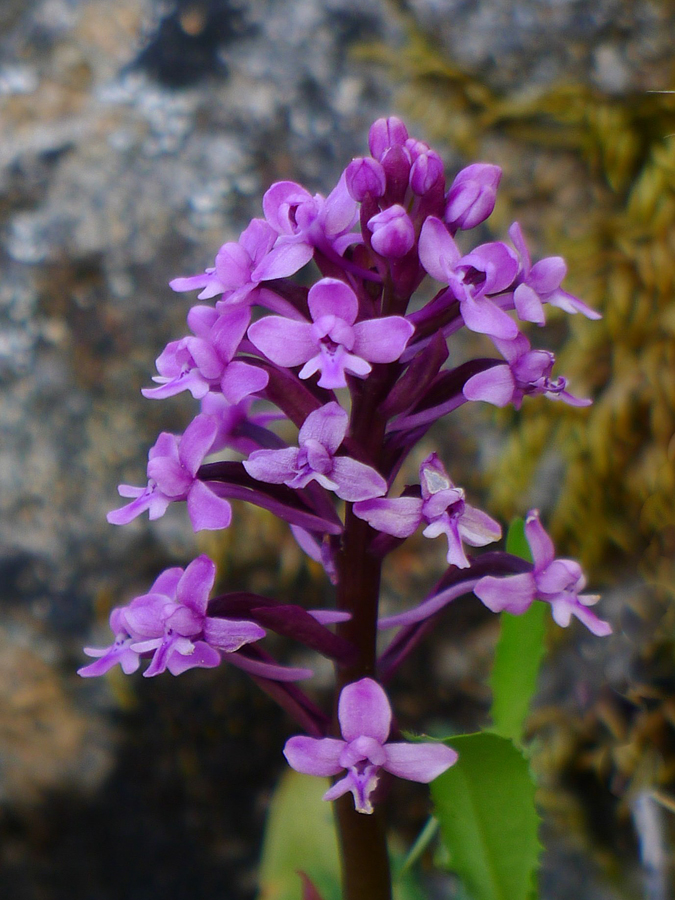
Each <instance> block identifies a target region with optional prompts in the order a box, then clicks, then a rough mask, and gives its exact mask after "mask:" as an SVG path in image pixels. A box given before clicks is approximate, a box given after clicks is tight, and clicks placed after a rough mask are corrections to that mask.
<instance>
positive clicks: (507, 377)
mask: <svg viewBox="0 0 675 900" xmlns="http://www.w3.org/2000/svg"><path fill="white" fill-rule="evenodd" d="M515 389H516V384H515V381H514V379H513V375H512V374H511V369H510V368H509V366H506V365H498V366H493V367H492V368H491V369H486V370H485V371H484V372H478V373H477V374H476V375H472V376H471V378H469V380H468V381H467V382H466V384H465V385H464V388H463V391H462V393H463V394H464V396H465V397H466V399H467V400H484V401H485V402H486V403H492V404H494V406H506V405H507V404H509V403H510V402H511V401H512V399H513V394H514V391H515Z"/></svg>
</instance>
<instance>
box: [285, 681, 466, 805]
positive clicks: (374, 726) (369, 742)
mask: <svg viewBox="0 0 675 900" xmlns="http://www.w3.org/2000/svg"><path fill="white" fill-rule="evenodd" d="M338 720H339V722H340V730H341V732H342V738H343V739H342V740H340V739H339V738H313V737H305V736H302V735H298V736H296V737H292V738H290V739H289V740H288V741H287V742H286V746H285V747H284V756H285V757H286V759H287V760H288V763H289V765H290V766H291V767H292V768H293V769H295V770H296V771H297V772H302V773H303V774H304V775H317V776H320V777H324V778H326V777H331V776H333V775H337V774H339V773H340V772H342V771H343V770H344V769H346V770H347V775H346V776H345V777H344V778H341V779H340V780H339V781H337V782H336V783H335V784H334V785H333V786H332V787H331V788H330V789H329V790H328V791H327V792H326V793H325V794H324V796H323V799H324V800H337V798H338V797H341V796H342V795H343V794H346V793H347V792H348V791H351V792H352V794H353V796H354V805H355V807H356V810H357V811H358V812H360V813H366V814H370V813H372V812H373V804H372V800H371V794H372V793H373V791H374V790H375V788H376V787H377V783H378V780H379V773H380V770H381V769H384V770H385V771H386V772H390V773H391V774H392V775H396V776H397V777H398V778H406V779H408V780H409V781H419V782H422V783H423V784H428V783H429V782H430V781H433V780H434V779H435V778H438V776H439V775H442V774H443V772H445V771H446V770H447V769H449V768H450V766H452V765H454V763H455V762H457V752H456V751H455V750H453V749H452V748H451V747H446V746H445V744H437V743H432V742H430V741H429V742H425V743H419V744H408V743H403V742H387V738H388V737H389V732H390V730H391V707H390V705H389V700H388V699H387V695H386V694H385V692H384V690H383V689H382V688H381V687H380V685H379V684H378V683H377V682H376V681H373V680H372V678H362V679H361V680H360V681H355V682H354V683H353V684H348V685H347V686H346V687H344V688H343V689H342V692H341V694H340V700H339V702H338Z"/></svg>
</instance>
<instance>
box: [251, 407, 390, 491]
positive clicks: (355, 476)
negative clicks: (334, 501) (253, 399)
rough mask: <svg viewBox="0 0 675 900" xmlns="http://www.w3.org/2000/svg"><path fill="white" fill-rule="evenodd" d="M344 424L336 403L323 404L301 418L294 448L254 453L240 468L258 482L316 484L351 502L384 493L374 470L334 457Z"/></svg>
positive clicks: (384, 485) (346, 420) (383, 483)
mask: <svg viewBox="0 0 675 900" xmlns="http://www.w3.org/2000/svg"><path fill="white" fill-rule="evenodd" d="M348 424H349V416H348V415H347V413H346V412H345V410H344V409H343V408H342V407H341V406H340V404H339V403H335V402H331V403H326V404H325V406H322V407H321V408H320V409H317V410H315V411H314V412H312V413H310V414H309V415H308V416H307V418H306V419H305V421H304V423H303V425H302V428H301V429H300V432H299V434H298V444H299V446H298V447H287V448H285V449H283V450H256V451H254V452H253V453H251V455H250V456H249V458H248V459H247V460H245V461H244V468H245V469H246V471H247V472H248V474H249V475H250V476H251V477H252V478H255V479H257V480H258V481H266V482H268V483H270V484H286V485H288V487H291V488H304V487H306V486H307V485H308V484H309V483H310V482H311V481H318V483H319V484H320V485H322V486H323V487H325V488H326V489H327V490H329V491H334V492H335V493H336V494H337V496H338V497H340V498H341V499H342V500H348V501H351V502H354V501H357V500H367V499H369V498H370V497H379V496H381V495H382V494H385V493H386V492H387V482H386V481H385V480H384V478H383V477H382V476H381V475H380V474H379V473H378V472H376V471H375V469H373V468H371V467H370V466H367V465H366V464H365V463H362V462H359V461H358V460H356V459H351V458H350V457H348V456H335V453H336V452H337V450H338V448H339V447H340V444H341V443H342V441H343V439H344V436H345V434H346V433H347V426H348Z"/></svg>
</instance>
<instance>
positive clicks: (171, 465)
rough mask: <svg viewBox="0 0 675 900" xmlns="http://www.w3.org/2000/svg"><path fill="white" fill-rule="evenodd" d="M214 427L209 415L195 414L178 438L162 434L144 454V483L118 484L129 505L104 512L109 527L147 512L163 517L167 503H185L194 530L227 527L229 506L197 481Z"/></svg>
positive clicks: (214, 422)
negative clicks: (145, 464) (184, 501)
mask: <svg viewBox="0 0 675 900" xmlns="http://www.w3.org/2000/svg"><path fill="white" fill-rule="evenodd" d="M217 433H218V424H217V422H216V420H215V419H214V418H212V417H211V416H207V415H204V414H203V413H202V414H200V415H198V416H197V417H196V418H195V419H193V420H192V422H191V423H190V424H189V425H188V427H187V428H186V429H185V433H184V434H183V435H182V437H180V438H179V437H178V436H177V435H175V434H170V433H169V432H167V431H163V432H162V433H161V434H160V436H159V437H158V438H157V440H156V442H155V444H154V446H153V447H151V448H150V452H149V453H148V467H147V474H148V484H147V486H146V487H144V488H143V487H134V486H133V485H130V484H121V485H120V486H119V487H118V491H119V493H120V495H121V496H122V497H133V498H134V499H133V500H132V501H131V503H127V504H126V506H123V507H121V508H120V509H116V510H113V511H112V512H109V513H108V516H107V519H108V522H110V524H111V525H126V524H127V523H128V522H131V520H132V519H135V518H136V516H139V515H140V514H141V513H143V512H145V510H148V515H149V517H150V519H151V520H152V519H159V518H160V517H161V516H163V515H164V513H165V512H166V510H167V508H168V506H169V504H170V503H173V502H175V501H177V500H187V508H188V515H189V517H190V522H191V523H192V527H193V529H194V530H195V531H201V530H202V529H210V530H214V529H218V528H227V526H228V525H229V524H230V521H231V519H232V507H231V506H230V504H229V503H228V502H227V500H224V499H223V498H222V497H218V496H217V495H216V494H214V493H213V491H212V490H211V489H210V488H209V487H208V485H206V484H204V483H203V482H201V481H200V480H199V479H198V478H197V470H198V469H199V467H200V466H201V464H202V462H203V460H204V457H205V456H207V454H208V453H210V452H211V448H212V447H213V442H214V440H215V438H216V435H217Z"/></svg>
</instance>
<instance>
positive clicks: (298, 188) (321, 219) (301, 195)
mask: <svg viewBox="0 0 675 900" xmlns="http://www.w3.org/2000/svg"><path fill="white" fill-rule="evenodd" d="M263 213H264V215H265V219H266V220H267V223H268V224H269V225H270V227H271V228H272V229H273V230H274V231H275V232H276V234H277V235H278V237H277V244H276V246H275V252H276V251H277V250H279V249H280V248H282V247H285V246H290V247H293V248H294V250H293V253H294V257H293V258H294V259H297V260H300V259H302V260H304V262H303V263H302V265H304V264H305V263H308V262H309V261H310V259H311V258H312V256H313V255H314V249H315V248H317V249H318V250H321V251H322V252H323V253H326V254H328V255H331V256H332V255H334V254H337V256H338V257H341V256H342V254H343V253H344V251H345V250H346V248H347V247H349V246H350V244H354V243H360V241H361V236H360V235H359V234H356V233H354V232H352V228H353V227H354V225H355V224H356V222H357V220H358V207H357V203H356V201H355V200H354V198H353V197H351V196H350V194H349V191H348V190H347V182H346V177H345V173H344V172H343V173H342V176H341V177H340V180H339V181H338V183H337V185H336V186H335V188H334V189H333V190H332V191H331V193H330V194H329V195H328V196H327V197H322V196H321V194H315V195H314V196H312V195H311V194H310V193H309V191H308V190H306V189H305V188H304V187H302V185H299V184H296V183H295V182H293V181H278V182H277V183H276V184H273V185H272V187H271V188H270V189H269V190H268V191H267V193H266V194H265V196H264V197H263ZM286 252H289V253H290V252H291V251H286ZM299 268H301V266H298V267H297V269H295V270H294V271H298V269H299ZM276 277H278V276H276Z"/></svg>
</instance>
